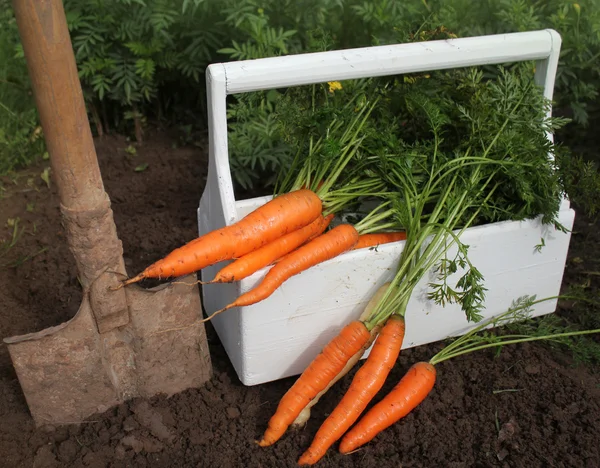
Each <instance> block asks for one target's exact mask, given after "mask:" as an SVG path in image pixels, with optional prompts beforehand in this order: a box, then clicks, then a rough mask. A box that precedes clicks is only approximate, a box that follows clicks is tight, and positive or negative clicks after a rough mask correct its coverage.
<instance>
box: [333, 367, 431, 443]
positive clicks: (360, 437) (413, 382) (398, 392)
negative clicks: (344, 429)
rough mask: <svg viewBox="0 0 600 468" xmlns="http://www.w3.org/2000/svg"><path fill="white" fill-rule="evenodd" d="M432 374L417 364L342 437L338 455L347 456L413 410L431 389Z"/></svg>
mask: <svg viewBox="0 0 600 468" xmlns="http://www.w3.org/2000/svg"><path fill="white" fill-rule="evenodd" d="M435 377H436V371H435V367H433V366H432V365H431V364H430V363H428V362H417V363H416V364H414V365H413V366H412V367H411V368H410V369H409V370H408V372H407V373H406V375H405V376H404V377H402V379H401V380H400V382H398V384H397V385H396V386H395V387H394V388H393V389H392V391H391V392H390V393H388V394H387V395H386V396H385V397H384V398H383V400H381V401H380V402H379V403H377V404H376V405H375V406H373V408H371V409H370V410H369V411H368V412H367V414H365V415H364V417H363V418H362V419H361V420H360V421H359V422H358V424H356V426H354V427H353V428H352V429H351V430H350V431H348V433H347V434H346V435H345V436H344V437H343V439H342V441H341V442H340V452H341V453H344V454H346V453H350V452H352V451H354V450H356V449H357V448H358V447H360V446H362V445H364V444H366V443H367V442H369V441H371V440H372V439H373V438H374V437H375V436H376V435H377V434H379V433H380V432H381V431H383V430H384V429H386V428H388V427H389V426H391V425H392V424H394V423H395V422H397V421H399V420H400V419H401V418H403V417H404V416H406V415H407V414H408V413H410V412H411V411H412V410H413V409H415V408H416V407H417V406H418V405H419V404H420V403H421V402H422V401H423V400H424V399H425V398H426V397H427V395H429V392H431V390H432V389H433V385H434V384H435Z"/></svg>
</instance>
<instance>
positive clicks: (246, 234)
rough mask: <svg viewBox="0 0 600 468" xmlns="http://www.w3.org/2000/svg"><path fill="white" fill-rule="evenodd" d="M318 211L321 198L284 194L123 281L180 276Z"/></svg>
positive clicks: (249, 248)
mask: <svg viewBox="0 0 600 468" xmlns="http://www.w3.org/2000/svg"><path fill="white" fill-rule="evenodd" d="M321 210H322V203H321V199H320V198H319V197H318V196H317V195H316V194H315V193H314V192H312V191H310V190H305V189H302V190H295V191H293V192H289V193H285V194H283V195H280V196H278V197H275V198H273V199H272V200H271V201H269V202H267V203H265V204H264V205H262V206H261V207H259V208H257V209H256V210H254V211H252V212H251V213H249V214H248V215H247V216H245V217H244V218H242V219H241V220H240V221H238V222H237V223H235V224H233V225H231V226H225V227H223V228H221V229H217V230H215V231H211V232H209V233H208V234H205V235H203V236H201V237H199V238H197V239H194V240H193V241H190V242H188V243H187V244H185V245H184V246H182V247H179V248H178V249H175V250H174V251H172V252H171V253H170V254H169V255H167V256H166V257H164V258H162V259H161V260H158V261H157V262H155V263H153V264H152V265H150V266H149V267H148V268H146V269H145V270H144V271H142V272H141V273H140V274H138V275H137V276H135V277H133V278H130V279H128V280H126V281H125V282H124V283H123V284H124V285H127V284H130V283H135V282H137V281H140V280H142V279H144V278H168V277H171V276H183V275H187V274H189V273H193V272H195V271H198V270H201V269H202V268H205V267H207V266H209V265H213V264H215V263H218V262H221V261H223V260H229V259H231V258H236V257H241V256H243V255H245V254H247V253H249V252H252V251H254V250H256V249H258V248H260V247H262V246H263V245H265V244H268V243H269V242H272V241H273V240H275V239H277V238H279V237H281V236H283V235H285V234H287V233H288V232H292V231H296V230H298V229H300V228H302V227H304V226H306V225H308V224H310V223H312V222H313V221H314V220H315V219H316V218H317V217H318V216H319V215H321Z"/></svg>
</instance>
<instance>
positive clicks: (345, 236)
mask: <svg viewBox="0 0 600 468" xmlns="http://www.w3.org/2000/svg"><path fill="white" fill-rule="evenodd" d="M357 241H358V232H356V229H354V227H353V226H351V225H350V224H340V225H338V226H336V227H334V228H333V229H332V230H331V231H328V232H326V233H325V234H321V235H320V236H318V237H315V238H314V239H313V240H312V241H310V242H309V243H308V244H304V245H303V246H302V247H300V248H299V249H297V250H294V251H293V252H291V253H289V254H287V255H286V256H285V257H283V258H282V259H281V260H280V261H279V262H278V263H277V264H275V265H274V266H273V267H272V268H271V269H270V270H269V272H268V273H267V274H266V275H265V277H264V278H263V280H262V281H261V282H260V284H259V285H258V286H256V287H255V288H253V289H251V290H250V291H248V292H247V293H245V294H242V295H241V296H240V297H238V298H237V299H236V300H235V301H234V302H232V303H231V304H229V305H228V306H226V307H224V308H223V309H221V310H218V311H216V312H215V313H214V314H212V315H211V316H210V317H209V318H208V319H205V320H210V319H211V318H212V317H214V316H215V315H217V314H220V313H221V312H224V311H226V310H228V309H231V308H233V307H240V306H249V305H252V304H256V303H257V302H260V301H262V300H264V299H266V298H267V297H269V296H270V295H271V294H273V293H274V292H275V290H276V289H277V288H278V287H279V286H281V284H282V283H283V282H284V281H286V280H288V279H289V278H291V277H292V276H294V275H297V274H298V273H301V272H303V271H304V270H307V269H308V268H310V267H312V266H314V265H317V264H319V263H322V262H324V261H325V260H329V259H330V258H334V257H336V256H338V255H340V254H342V253H344V252H346V251H347V250H350V249H351V248H352V247H353V246H354V244H356V242H357Z"/></svg>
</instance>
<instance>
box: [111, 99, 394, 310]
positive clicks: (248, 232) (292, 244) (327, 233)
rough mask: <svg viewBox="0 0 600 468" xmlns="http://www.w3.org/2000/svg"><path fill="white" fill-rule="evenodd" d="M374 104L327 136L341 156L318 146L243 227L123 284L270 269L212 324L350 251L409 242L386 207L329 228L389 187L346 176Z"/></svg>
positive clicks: (226, 278) (220, 277) (206, 238)
mask: <svg viewBox="0 0 600 468" xmlns="http://www.w3.org/2000/svg"><path fill="white" fill-rule="evenodd" d="M350 104H352V102H350V103H349V104H348V105H350ZM374 106H375V103H369V102H363V103H362V105H361V107H360V109H358V111H357V112H356V113H355V114H353V118H352V121H351V122H350V124H349V126H348V128H345V129H342V128H341V126H340V123H338V122H336V121H335V120H334V121H333V122H332V123H331V124H330V128H329V129H328V131H327V133H329V132H330V131H331V132H333V131H337V132H338V133H340V132H341V133H342V135H341V137H340V144H341V149H340V153H339V154H338V155H336V157H330V158H324V157H320V151H321V149H322V146H323V145H324V143H323V142H322V141H317V142H315V143H314V144H312V145H311V150H310V154H309V155H308V156H307V157H306V161H308V160H311V158H312V159H314V161H313V163H311V164H306V165H304V166H303V167H302V169H301V170H300V171H299V173H298V174H297V175H296V176H295V178H294V179H293V180H289V181H288V188H289V191H287V192H284V193H280V194H276V196H275V197H274V198H273V199H272V200H271V201H269V202H267V203H266V204H264V205H262V206H260V207H259V208H257V209H255V210H254V211H252V212H251V213H249V214H248V215H247V216H245V217H244V218H243V219H241V220H240V221H238V222H236V223H234V224H232V225H230V226H225V227H223V228H220V229H217V230H214V231H212V232H209V233H207V234H205V235H203V236H200V237H199V238H197V239H194V240H192V241H191V242H188V243H187V244H185V245H184V246H182V247H180V248H177V249H175V250H174V251H172V252H171V253H169V254H168V255H167V256H166V257H164V258H162V259H160V260H158V261H157V262H155V263H153V264H152V265H150V266H148V267H147V268H146V269H145V270H144V271H142V272H141V273H139V274H138V275H136V276H134V277H133V278H130V279H127V280H125V281H124V282H123V285H129V284H132V283H136V282H138V281H140V280H143V279H145V278H160V279H165V278H173V277H178V276H183V275H187V274H191V273H194V272H197V271H199V270H202V269H203V268H206V267H207V266H210V265H214V264H216V263H219V262H223V261H230V260H233V261H232V262H231V263H229V264H228V265H226V266H225V267H224V268H222V269H221V270H220V271H219V272H218V273H217V274H216V275H215V277H214V278H213V279H212V280H211V281H208V282H206V283H204V284H214V283H231V282H234V281H240V280H242V279H244V278H247V277H248V276H250V275H252V274H253V273H255V272H257V271H259V270H261V269H262V268H266V267H269V266H270V269H269V270H268V272H267V273H266V274H265V276H264V278H263V279H262V281H261V282H260V283H259V284H258V285H257V286H255V287H254V288H253V289H252V290H250V291H248V292H246V293H245V294H242V295H241V296H240V297H238V298H237V299H236V300H235V301H233V302H232V303H230V304H228V305H227V306H225V307H224V308H223V309H221V310H218V311H216V312H214V313H213V314H212V315H211V316H210V317H209V318H208V319H207V320H210V319H212V318H213V317H214V316H216V315H217V314H219V313H222V312H224V311H226V310H228V309H231V308H234V307H240V306H249V305H252V304H256V303H257V302H259V301H262V300H264V299H266V298H267V297H269V296H271V295H272V294H273V293H274V292H275V291H276V290H277V288H278V287H279V286H280V285H281V284H282V283H283V282H285V281H286V280H288V279H289V278H290V277H292V276H294V275H297V274H299V273H301V272H302V271H305V270H307V269H308V268H311V267H313V266H315V265H317V264H319V263H322V262H324V261H326V260H329V259H332V258H334V257H336V256H338V255H341V254H342V253H344V252H347V251H349V250H355V249H361V248H368V247H373V246H377V245H379V244H384V243H389V242H395V241H398V240H402V239H404V238H406V233H405V232H403V231H400V230H398V227H399V225H398V223H397V222H395V221H393V220H392V221H390V220H389V218H390V214H391V211H390V210H388V211H385V212H383V213H382V212H381V210H382V208H384V207H385V206H386V205H385V204H383V205H380V206H378V207H377V208H375V209H373V210H372V211H371V212H370V213H368V214H366V216H365V217H364V218H363V219H362V220H361V221H360V222H359V223H357V224H356V225H351V224H349V223H341V224H339V225H337V226H335V227H330V224H331V222H332V220H333V217H334V215H335V213H337V212H340V211H342V210H343V209H344V208H345V207H346V206H348V205H349V204H352V203H356V202H357V200H360V199H363V198H367V197H372V196H377V195H381V190H382V188H383V187H384V184H383V183H382V181H381V180H380V179H379V178H378V177H370V178H369V177H359V176H357V174H356V171H344V169H345V168H346V166H347V165H348V163H349V162H350V161H351V160H352V159H353V158H354V157H355V156H356V154H357V153H358V151H359V148H360V145H361V142H362V138H361V137H360V136H359V134H360V132H361V129H362V128H363V126H364V124H365V122H366V120H367V118H368V116H369V114H370V113H371V112H372V110H373V108H374ZM290 173H291V172H290ZM309 187H310V188H309ZM311 188H312V189H313V190H311ZM394 228H395V230H392V231H391V232H390V229H394Z"/></svg>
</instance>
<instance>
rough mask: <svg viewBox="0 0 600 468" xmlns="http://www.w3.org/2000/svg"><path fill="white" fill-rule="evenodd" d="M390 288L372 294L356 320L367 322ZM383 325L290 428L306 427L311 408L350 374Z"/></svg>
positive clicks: (384, 287)
mask: <svg viewBox="0 0 600 468" xmlns="http://www.w3.org/2000/svg"><path fill="white" fill-rule="evenodd" d="M389 287H390V283H385V284H384V285H383V286H381V287H380V288H379V289H378V290H377V291H376V292H375V294H373V296H372V297H371V299H370V300H369V302H368V303H367V305H366V306H365V310H363V313H362V314H360V317H359V318H358V320H362V321H364V320H367V319H368V318H369V317H370V316H371V312H372V311H373V309H374V308H375V307H376V306H377V304H379V301H380V300H381V298H382V297H383V296H384V295H385V293H386V292H387V290H388V288H389ZM383 325H384V324H383V323H378V324H376V325H375V326H374V327H373V328H372V329H371V336H370V337H369V339H368V340H367V341H366V342H365V344H364V345H363V347H362V348H361V349H359V350H358V352H357V353H356V354H354V356H352V357H351V358H350V359H349V360H348V362H347V363H346V365H345V366H344V368H343V369H342V370H341V372H340V373H339V374H338V375H336V376H335V378H334V379H333V380H332V381H331V382H329V384H328V385H327V387H325V388H324V389H323V390H321V391H320V392H319V393H318V394H317V396H315V397H314V398H313V399H312V400H311V401H310V403H309V404H308V405H306V406H305V407H304V409H303V410H302V411H301V412H300V414H299V415H298V417H297V418H296V419H295V420H294V422H293V423H292V426H295V427H300V426H304V425H306V422H307V421H308V420H309V419H310V411H311V408H312V407H313V406H315V405H316V404H317V403H318V402H319V400H320V399H321V397H322V396H323V395H324V394H325V393H327V391H328V390H329V389H330V388H331V387H332V386H333V385H334V384H335V383H336V382H337V381H338V380H340V379H341V378H342V377H344V376H345V375H346V374H347V373H348V372H350V370H351V369H352V368H353V367H354V366H355V365H356V364H357V363H358V361H360V359H361V358H362V356H363V354H365V352H366V351H367V349H369V348H370V347H371V345H372V344H373V341H375V339H376V338H377V336H378V335H379V332H380V331H381V328H382V327H383Z"/></svg>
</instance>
